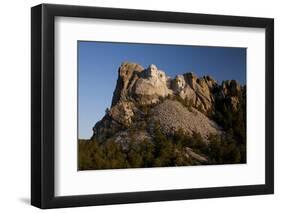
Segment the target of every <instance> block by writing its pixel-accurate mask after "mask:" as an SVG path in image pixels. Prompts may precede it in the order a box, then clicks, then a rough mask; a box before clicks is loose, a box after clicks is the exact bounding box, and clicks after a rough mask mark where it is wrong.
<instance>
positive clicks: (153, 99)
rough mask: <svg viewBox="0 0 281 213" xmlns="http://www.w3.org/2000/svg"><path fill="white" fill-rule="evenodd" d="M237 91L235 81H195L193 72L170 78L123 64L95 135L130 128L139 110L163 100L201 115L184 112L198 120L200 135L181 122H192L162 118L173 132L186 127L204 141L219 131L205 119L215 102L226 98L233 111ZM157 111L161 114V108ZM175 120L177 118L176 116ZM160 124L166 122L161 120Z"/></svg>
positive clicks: (154, 69)
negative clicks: (188, 107) (108, 107)
mask: <svg viewBox="0 0 281 213" xmlns="http://www.w3.org/2000/svg"><path fill="white" fill-rule="evenodd" d="M240 91H241V86H240V85H239V84H238V82H236V81H234V80H231V81H224V82H222V84H221V85H219V84H218V83H217V82H216V81H215V80H214V79H213V78H212V77H210V76H203V77H200V78H198V77H197V76H196V75H195V74H194V73H192V72H185V73H183V74H182V75H177V76H175V77H170V76H167V75H166V73H165V71H163V70H159V69H158V68H157V66H156V65H154V64H151V65H149V66H148V67H147V68H143V67H142V66H141V65H139V64H136V63H131V62H124V63H122V64H121V66H120V67H119V69H118V79H117V83H116V87H115V91H114V93H113V98H112V104H111V107H110V109H108V110H106V114H105V116H104V118H103V119H102V120H101V121H99V122H98V123H97V124H96V125H95V126H94V128H93V130H94V135H99V136H101V137H102V136H103V135H105V132H106V131H108V130H109V129H110V130H114V129H118V128H119V127H120V126H125V127H129V126H130V125H132V123H133V122H134V118H135V117H136V116H138V115H140V112H141V110H140V108H141V107H142V106H151V105H154V106H155V105H157V104H159V105H160V104H162V102H163V100H164V99H172V100H177V101H178V100H179V99H181V100H182V103H185V104H186V105H188V106H190V107H192V108H193V109H194V112H196V113H197V114H198V113H200V116H197V117H196V116H195V115H193V114H192V113H188V112H184V114H185V115H186V117H188V116H190V117H192V118H193V119H199V118H200V119H201V121H202V125H203V127H204V128H205V129H207V131H206V132H204V131H203V130H204V128H203V127H202V128H201V129H200V128H199V127H198V128H197V127H195V126H192V127H190V126H189V124H185V123H184V121H183V120H189V121H191V120H192V119H191V120H190V119H179V120H182V122H183V123H182V124H180V123H179V122H178V121H177V120H173V119H172V118H173V115H171V114H169V112H166V111H165V113H162V114H166V115H169V118H170V119H169V122H170V124H173V125H176V126H175V127H174V126H173V127H172V128H181V127H188V128H187V130H190V131H189V133H190V132H192V131H199V130H200V132H201V133H202V134H203V135H204V136H205V137H207V136H208V134H209V133H210V134H211V133H212V134H213V133H214V132H216V131H218V132H219V130H218V128H217V127H215V125H212V122H208V118H207V117H206V115H208V114H209V113H210V112H212V111H213V110H215V103H216V100H218V99H221V98H227V99H229V103H230V105H231V107H232V109H233V110H236V108H237V105H238V103H239V99H238V93H239V92H240ZM165 103H167V102H165ZM168 103H169V106H177V108H176V109H180V107H179V105H178V104H176V103H172V104H171V103H170V102H168ZM156 109H157V108H156ZM159 109H161V110H163V108H160V107H159ZM170 109H171V110H170V112H171V113H175V110H174V109H172V107H170ZM182 111H184V109H183V110H182ZM163 112H164V111H163ZM154 113H155V114H156V115H157V111H154ZM159 115H160V114H159ZM204 116H205V117H204ZM174 117H175V118H176V116H174ZM161 121H166V120H165V119H164V118H163V119H162V120H161ZM162 123H163V122H162ZM193 123H194V124H195V123H196V124H199V123H200V121H197V120H196V121H195V122H193ZM163 125H164V124H163ZM190 125H192V124H190ZM164 126H165V125H164ZM166 126H167V125H166ZM167 129H169V128H166V130H167ZM187 132H188V131H187Z"/></svg>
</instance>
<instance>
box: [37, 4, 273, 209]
mask: <svg viewBox="0 0 281 213" xmlns="http://www.w3.org/2000/svg"><path fill="white" fill-rule="evenodd" d="M58 16H64V17H83V18H101V19H113V20H114V19H115V20H134V21H146V22H162V23H182V24H200V25H218V26H237V27H251V28H264V29H265V32H266V41H265V43H266V48H265V51H266V52H265V61H266V65H265V76H266V78H265V85H266V87H265V90H266V97H265V98H266V106H265V107H266V110H265V113H266V119H265V120H266V124H265V126H266V128H265V131H266V137H265V161H266V162H265V184H261V185H246V186H225V187H213V188H198V189H177V190H163V191H144V192H129V193H111V194H93V195H73V196H60V197H56V196H55V195H54V189H55V182H54V178H55V170H54V166H55V165H54V163H55V161H54V157H55V156H54V153H55V152H54V149H55V146H54V142H55V141H54V131H55V125H54V124H55V123H54V122H55V107H54V105H55V99H54V96H55V87H54V86H55V85H54V82H55V81H54V78H55V75H54V72H55V69H54V59H55V58H54V50H55V47H54V20H55V17H58ZM272 193H274V20H273V19H271V18H256V17H240V16H222V15H208V14H193V13H178V12H164V11H147V10H131V9H130V10H129V9H112V8H101V7H86V6H67V5H53V4H41V5H38V6H35V7H32V8H31V204H32V205H34V206H36V207H39V208H42V209H46V208H60V207H76V206H91V205H106V204H122V203H139V202H154V201H169V200H183V199H197V198H217V197H228V196H246V195H260V194H272Z"/></svg>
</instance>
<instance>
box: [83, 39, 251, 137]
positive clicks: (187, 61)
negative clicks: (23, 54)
mask: <svg viewBox="0 0 281 213" xmlns="http://www.w3.org/2000/svg"><path fill="white" fill-rule="evenodd" d="M123 61H131V62H136V63H138V64H140V65H142V66H143V67H144V68H146V67H147V66H148V65H150V64H155V65H156V66H157V67H158V68H159V69H161V70H164V71H165V72H166V74H167V75H169V76H171V77H174V76H175V75H177V74H182V73H185V72H190V71H192V72H194V73H195V74H196V75H197V76H199V77H200V76H203V75H210V76H212V77H213V78H215V79H216V80H217V81H218V82H221V81H222V80H231V79H234V80H237V81H239V82H240V83H241V84H245V82H246V48H227V47H204V46H180V45H161V44H132V43H111V42H93V41H79V42H78V76H79V77H78V79H79V80H78V81H79V82H78V83H79V88H78V90H79V91H78V105H79V106H78V107H79V111H78V129H79V130H78V137H79V138H85V139H86V138H90V137H91V136H92V127H93V126H94V125H95V123H96V122H97V121H99V120H100V119H101V118H102V117H103V116H104V114H105V109H106V108H107V107H110V104H111V99H112V95H113V91H114V89H115V86H116V81H117V77H118V67H119V66H120V64H121V63H122V62H123Z"/></svg>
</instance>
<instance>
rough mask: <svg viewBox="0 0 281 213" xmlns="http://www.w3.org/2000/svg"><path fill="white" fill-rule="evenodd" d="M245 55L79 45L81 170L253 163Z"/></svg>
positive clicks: (233, 50)
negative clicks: (249, 145) (249, 154)
mask: <svg viewBox="0 0 281 213" xmlns="http://www.w3.org/2000/svg"><path fill="white" fill-rule="evenodd" d="M246 53H247V48H244V47H241V48H240V47H216V46H191V45H175V44H143V43H122V42H102V41H78V42H77V57H78V67H77V72H78V73H77V76H78V97H77V98H78V170H99V169H126V168H152V167H176V166H195V165H204V166H207V165H222V164H245V163H247V160H246V159H247V155H246V152H247V146H246V144H247V143H246V141H247V140H246V117H247V116H246V93H247V92H246Z"/></svg>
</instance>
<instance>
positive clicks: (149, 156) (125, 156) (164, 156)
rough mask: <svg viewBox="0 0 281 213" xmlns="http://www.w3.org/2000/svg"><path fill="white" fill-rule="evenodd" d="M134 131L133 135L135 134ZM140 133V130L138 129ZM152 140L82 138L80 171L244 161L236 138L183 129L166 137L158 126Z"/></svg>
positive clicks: (80, 144) (80, 143)
mask: <svg viewBox="0 0 281 213" xmlns="http://www.w3.org/2000/svg"><path fill="white" fill-rule="evenodd" d="M133 134H134V133H131V134H129V135H133ZM135 134H137V131H136V132H135ZM153 135H154V137H153V138H152V140H151V141H149V140H147V139H146V140H143V141H138V142H137V141H135V140H134V137H132V138H131V139H132V140H131V142H130V143H129V144H128V147H125V148H124V145H122V144H120V143H116V142H115V141H114V140H112V139H109V140H107V141H106V142H103V143H100V142H98V141H96V140H90V141H85V140H80V141H79V155H78V156H79V161H78V162H79V170H92V169H119V168H149V167H169V166H190V165H208V164H210V165H211V164H233V163H242V162H244V161H243V159H242V158H241V150H240V149H239V146H237V145H236V142H235V141H234V140H233V139H232V138H228V137H227V136H216V135H211V136H210V137H209V138H208V140H209V143H206V141H205V140H204V139H203V138H202V137H201V135H200V134H198V133H193V135H191V136H188V135H186V134H184V133H183V131H182V130H179V131H177V132H176V134H174V135H172V136H166V135H164V134H163V133H162V131H161V130H160V128H159V127H158V126H156V127H155V129H154V134H153ZM187 147H188V148H191V149H192V151H193V152H195V153H196V154H199V155H200V156H202V157H205V158H206V159H207V161H206V162H201V161H200V160H198V159H196V158H193V157H192V156H190V155H188V153H187V151H186V148H187Z"/></svg>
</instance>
